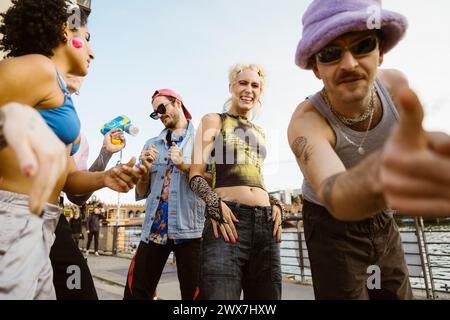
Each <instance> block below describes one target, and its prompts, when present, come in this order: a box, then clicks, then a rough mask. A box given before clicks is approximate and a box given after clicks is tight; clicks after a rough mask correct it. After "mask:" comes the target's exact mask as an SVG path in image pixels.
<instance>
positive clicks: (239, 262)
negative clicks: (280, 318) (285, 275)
mask: <svg viewBox="0 0 450 320" xmlns="http://www.w3.org/2000/svg"><path fill="white" fill-rule="evenodd" d="M226 203H227V205H228V206H229V207H230V209H231V210H232V211H233V213H234V215H235V216H236V218H237V219H238V220H239V223H235V226H236V230H237V233H238V241H237V242H236V244H232V243H226V242H225V241H224V240H223V238H222V236H220V238H219V239H215V237H214V232H213V228H212V223H211V219H210V218H207V219H206V221H205V228H204V230H203V243H202V263H201V273H200V274H201V278H200V279H201V280H200V296H199V297H200V299H205V300H239V299H240V296H241V291H243V292H244V299H246V300H279V299H281V263H280V246H279V243H277V242H276V239H275V238H274V237H273V226H274V223H273V221H272V210H271V208H270V207H249V206H244V205H240V206H239V205H238V204H237V203H230V202H226ZM219 232H220V231H219Z"/></svg>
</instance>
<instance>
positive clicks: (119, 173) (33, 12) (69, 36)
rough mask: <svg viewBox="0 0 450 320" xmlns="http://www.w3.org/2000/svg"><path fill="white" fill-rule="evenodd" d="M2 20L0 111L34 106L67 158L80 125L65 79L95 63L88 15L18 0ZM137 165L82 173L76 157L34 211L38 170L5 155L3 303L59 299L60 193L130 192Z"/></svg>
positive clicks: (0, 222)
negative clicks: (54, 255)
mask: <svg viewBox="0 0 450 320" xmlns="http://www.w3.org/2000/svg"><path fill="white" fill-rule="evenodd" d="M1 16H2V18H3V21H2V23H1V24H0V34H2V35H3V38H2V39H1V40H0V50H4V51H5V52H7V57H8V59H5V60H3V61H1V62H0V106H3V105H5V104H7V103H9V102H18V103H21V104H25V105H28V106H31V107H33V108H35V109H36V110H37V111H38V112H39V113H40V115H41V116H42V118H43V119H44V120H45V121H46V123H47V125H48V126H49V127H50V128H51V129H52V130H53V131H54V133H55V134H56V135H57V136H58V138H59V139H60V140H61V141H63V142H64V143H65V145H66V146H67V156H68V157H69V155H73V154H74V153H75V152H76V151H77V149H78V147H79V140H80V138H79V135H80V121H79V119H78V115H77V113H76V111H75V108H74V105H73V102H72V100H71V98H70V95H69V92H68V90H67V87H66V85H65V82H64V80H63V77H62V76H63V75H66V74H69V73H70V74H73V75H76V76H86V75H87V73H88V68H89V64H90V62H91V61H92V60H93V59H94V55H93V52H92V50H91V48H90V45H89V40H90V34H89V32H88V29H87V26H86V23H87V12H86V11H85V10H84V9H83V8H82V7H79V6H78V5H76V3H75V2H72V1H67V2H66V1H64V0H14V1H12V6H11V7H10V8H9V10H8V11H7V12H6V13H5V14H2V15H1ZM20 125H23V126H31V127H33V125H34V124H33V123H28V122H27V123H21V124H20ZM134 161H135V160H132V161H130V163H128V166H123V167H120V168H113V169H111V170H108V171H105V172H98V173H89V172H79V171H76V167H75V164H74V161H73V158H72V157H70V159H69V166H68V167H67V169H66V170H65V172H64V174H63V175H62V176H61V177H60V178H59V180H58V182H57V183H56V187H54V188H53V189H48V188H47V189H46V186H42V188H43V189H44V190H45V192H46V193H48V198H49V200H48V203H47V204H45V203H44V204H41V203H30V207H31V210H30V209H29V206H28V202H29V198H28V196H27V195H28V194H29V190H30V189H31V186H32V183H33V179H32V176H33V175H34V172H33V171H32V170H31V169H30V168H29V167H25V168H21V166H20V164H19V163H18V161H17V159H16V157H15V155H14V153H13V152H12V150H11V147H9V146H7V147H6V148H3V149H2V150H0V163H1V166H0V177H1V178H0V299H54V298H55V289H54V286H53V283H52V278H53V271H52V266H51V263H50V259H49V251H50V247H51V245H52V243H53V238H54V231H55V227H56V224H57V222H58V218H59V208H58V206H57V203H58V198H59V195H60V193H61V191H62V190H63V189H64V191H66V192H67V193H71V194H84V193H88V192H92V191H94V190H97V189H100V188H103V187H109V188H111V189H114V190H116V191H122V192H123V191H125V192H127V191H128V190H130V189H131V188H132V187H133V185H134V183H135V181H137V177H136V175H138V173H132V170H131V167H132V166H133V165H134ZM57 172H58V170H55V171H54V172H52V173H50V175H55V174H57ZM30 211H31V212H30ZM31 213H33V214H31ZM81 285H82V286H83V284H81Z"/></svg>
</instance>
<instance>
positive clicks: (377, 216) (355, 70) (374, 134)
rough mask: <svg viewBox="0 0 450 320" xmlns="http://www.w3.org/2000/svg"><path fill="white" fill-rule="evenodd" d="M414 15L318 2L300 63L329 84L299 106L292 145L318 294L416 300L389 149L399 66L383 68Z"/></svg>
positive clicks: (306, 24)
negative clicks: (392, 199) (389, 192)
mask: <svg viewBox="0 0 450 320" xmlns="http://www.w3.org/2000/svg"><path fill="white" fill-rule="evenodd" d="M406 29H407V21H406V18H405V17H404V16H402V15H400V14H398V13H395V12H391V11H387V10H384V9H382V8H381V1H376V0H346V1H341V0H315V1H313V2H312V3H311V5H310V6H309V7H308V9H307V11H306V12H305V14H304V16H303V35H302V38H301V40H300V42H299V44H298V47H297V52H296V57H295V62H296V64H297V65H298V66H300V67H301V68H303V69H311V70H312V71H313V72H314V75H315V76H316V77H317V78H318V79H320V80H321V81H322V82H323V85H324V88H323V89H322V90H321V91H320V92H318V93H316V94H314V95H312V96H310V97H309V98H308V99H307V100H306V101H304V102H303V103H301V104H300V106H299V107H298V108H297V110H296V111H295V113H294V115H293V117H292V120H291V123H290V126H289V130H288V136H289V143H290V146H291V148H292V151H293V152H294V154H295V156H296V158H297V161H298V163H299V166H300V168H301V170H302V172H303V174H304V177H305V179H304V182H303V187H302V188H303V196H304V199H305V201H304V206H303V219H304V229H305V238H306V243H307V247H308V253H309V259H310V262H311V272H312V278H313V284H314V293H315V297H316V299H377V298H378V299H412V298H413V295H412V290H411V285H410V282H409V275H408V269H407V265H406V262H405V255H404V251H403V248H402V243H401V238H400V234H399V231H398V228H397V226H396V224H395V221H394V219H393V210H391V209H390V208H389V207H388V205H387V203H386V200H385V197H384V195H383V190H382V183H381V181H380V179H379V178H378V177H379V169H380V163H381V156H382V148H383V145H384V144H385V142H386V140H387V139H388V138H389V133H390V131H391V129H392V128H393V127H394V125H395V124H396V123H397V122H398V119H399V116H398V111H397V107H396V105H395V104H394V102H393V101H395V100H396V99H397V95H398V90H399V88H401V87H404V86H408V81H407V79H406V78H405V77H404V76H403V74H402V73H400V72H399V71H397V70H379V69H378V67H379V66H380V65H381V63H382V62H383V57H384V54H385V53H387V52H388V51H389V50H391V49H392V48H393V47H395V45H396V44H397V43H398V42H399V41H400V40H401V39H402V37H403V36H404V34H405V32H406Z"/></svg>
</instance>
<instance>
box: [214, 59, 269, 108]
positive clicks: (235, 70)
mask: <svg viewBox="0 0 450 320" xmlns="http://www.w3.org/2000/svg"><path fill="white" fill-rule="evenodd" d="M245 70H252V71H255V72H256V73H257V74H258V76H259V78H260V81H261V95H262V94H263V92H264V88H265V84H266V71H265V70H264V68H263V67H262V66H261V65H259V64H249V63H236V64H235V65H233V66H232V67H231V68H230V70H229V72H228V81H229V83H230V85H234V84H235V83H236V81H237V77H238V76H239V74H240V73H241V72H243V71H245ZM231 101H232V98H231V97H230V98H229V99H228V100H227V101H226V102H225V103H224V105H223V111H224V112H227V111H228V110H229V109H230V107H231ZM258 102H259V106H260V107H261V101H258ZM252 113H253V116H254V115H255V113H256V110H255V111H252Z"/></svg>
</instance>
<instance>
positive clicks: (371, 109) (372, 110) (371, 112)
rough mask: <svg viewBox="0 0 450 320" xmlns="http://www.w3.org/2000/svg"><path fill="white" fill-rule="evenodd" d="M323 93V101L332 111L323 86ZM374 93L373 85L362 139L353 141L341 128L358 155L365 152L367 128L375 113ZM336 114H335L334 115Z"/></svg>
mask: <svg viewBox="0 0 450 320" xmlns="http://www.w3.org/2000/svg"><path fill="white" fill-rule="evenodd" d="M322 93H323V95H322V96H323V98H324V100H325V103H326V104H327V105H328V107H329V108H330V110H331V111H332V112H333V110H334V109H333V106H332V105H331V103H330V100H329V99H328V96H326V91H325V88H324V90H322ZM375 93H376V88H375V87H374V88H373V90H372V94H371V97H370V103H369V107H368V108H367V110H369V117H370V119H369V125H368V126H367V129H366V132H365V134H364V137H363V139H362V140H361V143H360V144H357V143H355V142H353V141H352V140H351V139H350V138H349V137H348V136H347V135H346V134H345V133H344V131H342V130H341V133H342V135H343V136H344V138H345V140H347V141H348V143H350V144H351V145H353V146H355V147H357V148H358V153H359V154H360V155H364V154H365V153H366V150H365V149H364V148H363V145H364V142H365V141H366V138H367V135H368V134H369V130H370V126H371V125H372V120H373V115H374V113H375ZM333 114H336V113H335V112H333ZM336 116H337V115H336Z"/></svg>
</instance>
